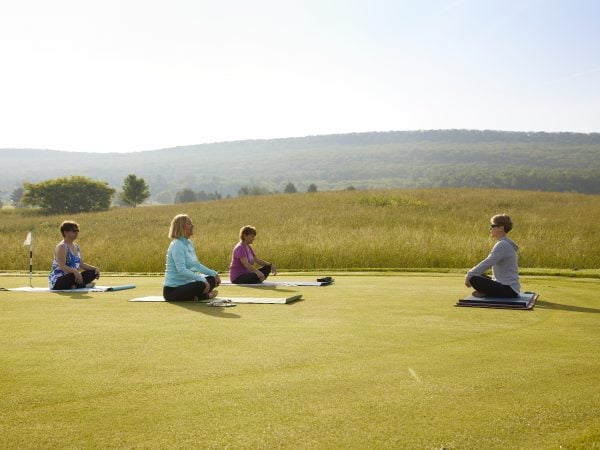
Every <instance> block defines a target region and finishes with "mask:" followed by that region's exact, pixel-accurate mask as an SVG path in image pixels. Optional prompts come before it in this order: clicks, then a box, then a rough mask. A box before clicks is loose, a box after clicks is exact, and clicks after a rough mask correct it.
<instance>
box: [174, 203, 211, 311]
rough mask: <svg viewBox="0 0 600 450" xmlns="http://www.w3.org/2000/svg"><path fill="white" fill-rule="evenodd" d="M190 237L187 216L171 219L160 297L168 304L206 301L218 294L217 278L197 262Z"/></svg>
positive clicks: (191, 230) (191, 224)
mask: <svg viewBox="0 0 600 450" xmlns="http://www.w3.org/2000/svg"><path fill="white" fill-rule="evenodd" d="M192 234H194V224H193V223H192V219H190V217H189V216H188V215H187V214H178V215H177V216H175V217H174V218H173V220H172V221H171V227H170V229H169V237H170V238H171V239H172V240H171V244H170V245H169V249H168V250H167V266H166V270H165V281H164V286H163V297H164V298H165V300H167V301H168V302H181V301H193V300H206V299H210V298H214V297H216V296H217V294H218V292H217V291H216V290H214V289H215V287H217V286H219V285H220V284H221V279H220V278H219V274H218V273H217V271H216V270H212V269H209V268H208V267H206V266H204V265H203V264H201V263H200V261H198V257H197V256H196V251H195V250H194V244H193V243H192V241H190V239H189V238H190V237H191V236H192Z"/></svg>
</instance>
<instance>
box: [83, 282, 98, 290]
mask: <svg viewBox="0 0 600 450" xmlns="http://www.w3.org/2000/svg"><path fill="white" fill-rule="evenodd" d="M94 286H96V283H88V284H86V285H85V287H86V288H90V289H91V288H93V287H94Z"/></svg>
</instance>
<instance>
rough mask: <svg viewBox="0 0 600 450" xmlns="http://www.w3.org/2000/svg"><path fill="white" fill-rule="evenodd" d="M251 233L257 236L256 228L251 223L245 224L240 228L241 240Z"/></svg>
mask: <svg viewBox="0 0 600 450" xmlns="http://www.w3.org/2000/svg"><path fill="white" fill-rule="evenodd" d="M249 234H253V235H254V236H256V228H254V227H253V226H251V225H245V226H243V227H242V228H240V241H241V240H243V239H244V236H248V235H249Z"/></svg>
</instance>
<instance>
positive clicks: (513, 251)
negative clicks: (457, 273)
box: [465, 214, 521, 298]
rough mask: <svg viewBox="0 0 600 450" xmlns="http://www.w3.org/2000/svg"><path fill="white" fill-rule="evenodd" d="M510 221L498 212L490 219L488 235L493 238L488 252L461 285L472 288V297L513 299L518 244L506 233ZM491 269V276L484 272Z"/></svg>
mask: <svg viewBox="0 0 600 450" xmlns="http://www.w3.org/2000/svg"><path fill="white" fill-rule="evenodd" d="M512 227H513V224H512V220H511V218H510V216H508V215H506V214H499V215H496V216H494V217H492V219H491V223H490V235H491V236H492V237H493V238H494V239H496V244H495V245H494V247H493V248H492V251H491V252H490V254H489V255H488V257H487V258H485V259H484V260H483V261H481V262H480V263H479V264H477V265H476V266H475V267H473V268H472V269H471V270H469V272H467V276H466V277H465V285H466V286H467V287H468V288H471V287H472V288H474V289H475V291H473V294H472V295H473V296H475V297H500V298H515V297H518V296H519V292H520V290H521V284H520V282H519V257H518V255H517V250H518V249H519V246H518V245H517V244H515V243H514V242H513V241H512V240H511V239H510V238H509V237H508V236H507V234H508V232H509V231H510V230H512ZM489 269H492V277H491V278H490V277H489V276H487V275H485V272H486V271H488V270H489Z"/></svg>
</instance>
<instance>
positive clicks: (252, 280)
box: [231, 266, 271, 284]
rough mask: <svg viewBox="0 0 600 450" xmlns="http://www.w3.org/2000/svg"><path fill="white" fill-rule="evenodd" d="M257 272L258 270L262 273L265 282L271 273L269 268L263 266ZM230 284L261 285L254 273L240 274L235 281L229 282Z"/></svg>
mask: <svg viewBox="0 0 600 450" xmlns="http://www.w3.org/2000/svg"><path fill="white" fill-rule="evenodd" d="M258 270H260V271H261V272H262V274H263V275H264V276H265V280H266V279H267V277H268V276H269V274H270V273H271V266H264V267H261V268H260V269H258ZM231 282H232V283H233V284H259V283H262V281H261V280H260V278H258V275H256V274H255V273H254V272H252V273H245V274H242V275H240V276H239V277H237V278H236V279H235V280H231Z"/></svg>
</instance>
